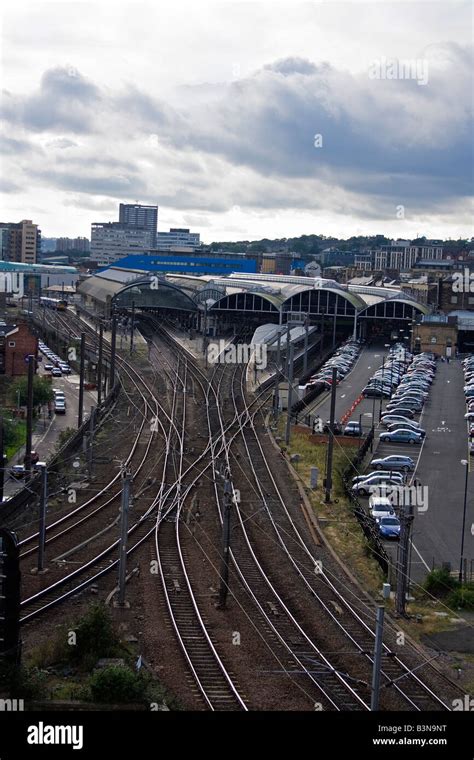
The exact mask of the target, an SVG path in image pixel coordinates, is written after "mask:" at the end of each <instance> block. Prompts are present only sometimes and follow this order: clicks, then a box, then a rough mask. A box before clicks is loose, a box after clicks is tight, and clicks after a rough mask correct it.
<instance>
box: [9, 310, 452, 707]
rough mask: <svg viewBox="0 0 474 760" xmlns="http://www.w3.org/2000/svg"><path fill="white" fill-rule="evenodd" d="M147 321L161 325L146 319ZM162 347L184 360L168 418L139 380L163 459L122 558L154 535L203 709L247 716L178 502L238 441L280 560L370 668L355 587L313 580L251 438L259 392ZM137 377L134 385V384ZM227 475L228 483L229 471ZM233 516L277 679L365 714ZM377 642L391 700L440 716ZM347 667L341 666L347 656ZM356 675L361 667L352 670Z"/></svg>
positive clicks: (361, 700)
mask: <svg viewBox="0 0 474 760" xmlns="http://www.w3.org/2000/svg"><path fill="white" fill-rule="evenodd" d="M79 324H80V331H85V332H86V334H87V335H88V337H89V338H90V339H94V338H95V337H96V336H95V332H94V330H93V329H92V328H90V326H89V325H87V323H84V322H82V321H81V322H80V323H79ZM151 324H154V326H155V327H156V328H157V329H158V328H159V326H158V325H157V324H156V323H155V322H154V321H153V320H151ZM165 340H166V341H167V343H168V345H171V346H173V352H174V355H175V358H176V357H183V358H182V359H179V358H178V362H177V366H176V367H173V366H172V363H170V365H169V368H170V369H169V370H167V372H168V377H169V378H170V379H172V388H173V392H172V398H171V407H170V410H169V414H168V412H167V411H166V410H165V409H164V408H163V407H162V406H161V405H160V404H159V402H158V400H157V398H156V396H155V394H154V392H153V390H152V389H150V388H149V387H148V386H147V384H146V383H145V385H146V387H147V392H148V393H149V394H150V395H149V398H148V400H147V404H148V413H150V409H153V408H154V413H155V418H156V419H157V420H158V421H159V425H160V428H161V430H162V433H163V439H164V442H165V443H164V450H163V455H162V461H161V466H162V477H161V486H160V489H159V491H158V493H157V494H156V496H155V497H154V499H153V500H152V503H151V504H150V506H149V508H148V509H147V510H146V512H145V513H144V515H143V516H142V517H141V518H140V520H139V521H138V522H137V523H136V524H135V525H134V526H132V529H131V530H130V532H129V533H130V535H131V536H133V534H135V535H134V536H133V538H134V543H133V546H131V547H130V549H129V553H130V554H131V553H132V552H133V551H135V550H136V549H137V548H138V547H139V546H141V545H142V544H143V543H144V542H145V541H147V540H148V539H149V538H150V537H151V536H153V537H154V543H155V551H156V557H157V561H158V565H159V572H160V577H161V581H162V589H163V594H164V598H165V601H166V605H167V609H168V614H169V617H170V620H171V623H172V626H173V629H174V632H175V636H176V639H177V641H178V644H179V646H180V648H181V651H182V653H183V657H184V660H185V661H186V664H187V666H188V669H189V671H190V672H191V674H192V676H193V679H194V682H195V684H196V686H197V689H198V691H199V694H200V695H201V697H202V701H203V704H204V705H205V706H206V707H207V708H208V709H211V710H236V709H240V710H246V709H248V708H247V704H246V701H245V699H244V697H243V696H242V695H241V693H240V689H239V687H238V685H237V683H236V679H235V676H234V675H233V674H232V673H231V672H230V670H229V667H228V666H227V665H226V664H225V663H224V662H223V661H222V658H221V656H220V655H219V652H218V648H217V646H216V644H215V643H214V641H213V639H212V637H211V635H210V633H209V630H208V625H207V621H206V618H205V615H204V614H203V612H202V611H201V609H200V606H199V604H198V602H197V599H196V594H195V592H194V589H193V584H192V576H191V575H190V572H189V570H188V558H187V554H186V550H185V548H184V545H183V536H182V530H183V519H182V514H183V509H184V505H185V502H186V500H187V499H188V498H189V497H190V495H191V493H192V492H193V489H194V488H195V486H196V483H197V482H199V479H200V478H201V477H202V476H203V475H204V474H206V473H207V472H208V471H209V469H211V472H215V471H218V470H219V468H220V466H221V465H222V463H223V462H224V463H225V466H226V468H227V470H228V472H229V473H230V474H231V476H232V468H231V462H232V466H233V465H234V464H235V461H236V460H235V459H233V458H232V457H233V456H234V454H233V450H234V449H235V445H236V442H237V440H238V441H239V442H241V443H240V444H239V445H243V446H244V448H245V451H246V457H245V459H246V468H248V469H247V473H246V478H247V480H248V477H249V473H250V475H251V477H252V480H253V481H254V485H253V488H254V493H255V494H256V495H257V499H258V500H259V501H260V504H261V511H262V515H264V516H265V519H266V521H267V522H269V523H270V525H271V528H272V531H273V534H274V540H275V541H276V542H277V543H278V546H279V549H280V550H281V551H282V552H283V553H284V554H285V557H286V559H287V561H288V562H289V563H290V564H291V565H292V567H293V569H294V570H295V572H296V574H297V576H298V578H299V580H300V582H301V583H302V585H303V586H304V588H305V589H306V591H307V592H309V594H310V595H311V599H312V601H313V603H316V604H317V605H318V609H319V611H320V612H321V613H322V614H323V615H325V616H326V619H327V620H328V621H330V624H331V625H332V626H334V627H335V628H337V630H338V632H339V633H340V634H342V635H343V636H344V637H345V641H346V642H348V646H350V647H351V649H350V652H349V653H348V657H349V659H350V657H353V658H354V661H356V660H357V661H358V663H360V662H361V661H364V662H365V663H366V667H365V670H366V672H369V666H370V665H371V662H372V655H371V651H372V649H373V639H374V633H373V630H372V628H371V624H370V622H369V621H371V620H372V619H373V617H372V615H374V614H375V613H374V609H369V608H368V607H367V606H365V608H363V609H360V607H361V605H362V602H361V600H360V599H359V598H354V596H353V592H352V590H350V589H349V588H348V587H347V586H344V583H343V582H341V581H340V579H339V578H338V577H337V576H336V574H334V573H331V572H328V571H327V570H326V571H324V570H323V572H322V573H320V574H318V575H316V574H315V573H314V568H315V566H316V561H317V559H316V558H315V557H314V555H313V553H312V551H311V549H310V548H309V547H308V544H307V542H306V539H304V538H303V535H302V531H301V529H300V527H299V526H298V525H297V524H296V522H295V519H294V517H293V516H292V515H291V513H290V511H289V510H288V508H287V506H286V504H285V499H284V496H283V494H282V493H281V490H280V488H279V487H278V484H277V482H276V480H275V477H274V475H273V473H272V468H271V466H270V464H269V462H268V455H266V454H265V451H264V448H263V447H262V445H261V442H260V440H259V436H258V433H257V430H256V427H255V420H256V417H257V415H258V413H259V410H260V408H261V406H262V400H261V397H260V398H259V399H256V398H254V399H252V401H251V402H250V403H249V402H248V401H247V399H246V392H245V384H244V374H245V368H244V371H241V370H240V369H239V368H232V370H231V371H230V372H229V371H228V367H226V366H224V367H221V368H219V365H217V366H216V368H215V370H214V371H213V373H212V376H211V378H209V377H208V375H207V374H206V373H205V372H203V370H202V369H201V368H200V367H199V366H198V365H197V362H195V360H194V359H193V358H191V357H190V356H189V354H186V353H185V352H183V350H182V347H181V346H179V344H177V343H176V342H175V341H174V339H173V338H172V337H170V336H169V335H168V336H167V337H166V338H165ZM160 360H161V365H160V369H163V366H162V360H163V356H161V357H160ZM118 369H119V372H120V373H121V374H123V373H127V372H129V373H132V374H133V372H135V370H134V368H133V367H132V365H130V364H129V363H128V362H126V361H125V360H123V359H120V361H119V363H118ZM141 382H142V383H143V380H142V379H141ZM226 386H228V388H227V391H226V390H225V387H226ZM196 389H197V390H198V393H199V394H200V396H202V397H203V398H204V401H205V410H206V419H207V427H208V438H207V442H204V443H203V444H202V446H201V451H200V452H199V453H198V455H197V456H195V457H194V458H193V459H192V460H190V459H189V456H186V455H185V439H186V435H187V431H186V407H187V404H188V403H189V401H188V399H189V398H190V396H191V395H192V396H193V398H194V399H195V393H196ZM263 395H264V394H262V397H263ZM223 396H226V397H227V398H231V399H232V408H231V409H230V410H228V411H229V415H228V418H227V419H225V415H224V412H223V407H224V406H225V405H224V404H223V403H222V398H223ZM150 399H151V401H150ZM160 416H161V417H162V418H163V420H162V419H160ZM143 422H145V415H144V420H143ZM164 422H165V423H166V425H165V424H164ZM151 440H152V439H151ZM235 469H236V468H235V467H234V470H235ZM257 470H258V472H257ZM233 474H234V477H235V472H234V473H233ZM165 484H168V485H165ZM232 487H233V486H232ZM214 494H215V501H216V506H217V510H218V515H219V520H220V522H221V524H222V520H223V505H222V503H221V495H220V492H219V489H218V486H217V481H216V478H214ZM234 494H235V489H234ZM270 495H271V496H270ZM116 496H118V494H116ZM236 502H237V500H236ZM235 512H236V514H237V519H238V530H236V531H235V532H234V538H233V545H232V550H231V560H232V563H233V566H234V569H235V572H236V573H237V575H238V577H239V579H240V582H241V584H242V588H243V589H244V590H245V592H246V594H247V597H248V598H249V599H250V600H251V602H252V605H253V609H254V614H255V616H256V617H258V619H259V621H260V622H261V623H262V624H263V626H264V627H265V630H266V631H267V635H268V639H269V641H270V642H271V646H272V647H274V646H275V644H277V645H278V648H279V649H278V651H279V652H280V656H278V655H277V654H275V656H276V658H277V661H278V664H279V666H280V667H281V669H282V672H284V673H285V675H286V676H287V677H288V678H290V679H291V680H292V681H293V682H294V683H295V686H296V687H297V688H300V689H301V690H304V691H305V693H306V694H307V696H308V700H311V701H313V702H314V703H318V704H320V705H321V707H322V709H325V710H327V709H329V710H351V711H353V710H368V709H369V704H368V689H367V686H368V684H367V679H363V678H362V679H361V678H360V677H359V676H358V675H355V676H354V675H352V674H351V668H350V667H349V668H344V667H341V662H340V661H338V660H337V659H336V660H335V659H334V658H330V657H329V656H328V654H327V653H325V652H324V651H322V650H321V649H320V648H318V647H317V646H316V644H315V643H314V641H312V639H311V637H310V636H308V634H307V633H306V631H305V630H304V628H303V626H302V625H301V624H300V622H299V621H298V620H297V617H296V615H295V614H293V613H292V612H291V610H290V609H289V607H288V604H287V603H285V601H284V599H283V598H282V596H281V594H279V592H278V590H277V588H276V586H275V584H274V582H273V581H272V579H271V577H269V573H268V571H266V570H265V568H264V567H263V565H262V561H261V560H260V559H259V557H258V555H257V552H256V550H255V547H254V545H253V543H254V542H253V540H252V537H251V535H250V531H249V530H248V528H249V525H248V522H247V521H248V515H246V514H245V513H244V512H243V510H241V509H240V508H238V507H237V509H236V510H235ZM30 538H33V537H30ZM117 545H118V542H115V543H113V544H111V545H110V546H108V547H107V548H106V550H105V551H103V552H101V553H100V554H98V555H97V556H96V557H95V558H93V560H90V562H89V563H84V565H83V566H82V567H81V568H78V569H77V570H76V571H74V572H73V573H71V574H70V575H69V576H68V577H67V578H66V579H63V582H62V586H61V588H60V587H59V586H57V585H56V584H52V585H51V587H49V588H47V589H44V590H43V591H42V592H40V595H38V596H37V598H31V599H29V600H25V606H28V604H29V605H30V608H29V611H28V612H27V614H26V615H25V616H24V617H23V622H27V621H28V620H30V619H32V618H33V617H36V616H37V615H39V614H41V613H42V612H43V611H45V610H47V609H50V608H51V607H52V606H54V605H55V604H58V603H60V601H62V600H64V599H67V598H70V596H72V595H74V594H75V593H78V592H79V591H80V590H82V589H83V588H86V587H87V586H89V585H91V583H94V582H95V580H96V579H98V578H99V577H102V575H104V574H105V573H107V572H109V571H110V570H111V569H112V568H113V567H115V566H116V565H117V562H118V561H117V560H114V559H112V557H111V555H113V553H114V552H117ZM59 591H60V593H59V594H58V592H59ZM35 596H36V595H35ZM335 600H336V601H337V604H338V606H339V609H342V610H343V615H342V616H340V615H339V614H336V613H335V612H334V610H333V605H334V601H335ZM26 603H28V604H26ZM364 604H365V603H364ZM384 646H385V649H384V654H385V655H386V657H385V658H384V665H383V673H382V677H383V682H384V685H385V686H387V687H390V689H391V690H393V691H394V692H396V693H397V697H398V698H399V699H402V700H404V702H405V704H406V705H407V706H408V709H411V710H417V711H421V710H432V709H437V710H442V709H449V707H448V706H447V705H446V704H445V702H444V701H443V700H442V699H441V698H440V697H439V696H438V695H437V694H435V692H434V691H433V690H432V689H431V688H430V687H429V686H428V685H427V684H426V683H424V682H423V680H422V679H421V678H420V677H419V676H418V675H417V674H416V673H413V672H411V670H410V667H408V666H407V665H405V663H403V661H402V660H401V659H400V658H399V657H398V656H397V654H396V652H394V651H393V650H392V649H391V648H390V647H389V646H388V645H387V644H385V645H384ZM344 662H347V658H346V660H344ZM355 670H356V671H359V668H355ZM438 675H439V674H438Z"/></svg>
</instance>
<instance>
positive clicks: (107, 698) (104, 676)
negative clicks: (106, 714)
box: [89, 665, 148, 705]
mask: <svg viewBox="0 0 474 760" xmlns="http://www.w3.org/2000/svg"><path fill="white" fill-rule="evenodd" d="M147 687H148V682H147V679H146V678H142V676H141V675H140V674H137V673H134V672H133V670H130V668H127V667H124V666H122V665H110V666H109V667H107V668H103V669H102V670H98V671H97V672H96V673H94V674H93V675H92V676H91V678H90V681H89V688H90V693H91V696H92V699H93V701H94V702H101V703H108V704H114V705H115V704H124V703H128V704H132V703H134V702H144V701H145V699H146V697H145V695H146V691H147Z"/></svg>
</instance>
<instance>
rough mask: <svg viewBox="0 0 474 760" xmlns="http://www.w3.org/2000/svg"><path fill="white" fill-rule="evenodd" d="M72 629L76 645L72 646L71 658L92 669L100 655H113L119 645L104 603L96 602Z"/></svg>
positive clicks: (75, 662)
mask: <svg viewBox="0 0 474 760" xmlns="http://www.w3.org/2000/svg"><path fill="white" fill-rule="evenodd" d="M72 630H74V632H75V634H76V643H75V645H72V646H70V647H69V648H68V649H69V659H70V660H71V661H72V662H73V663H74V664H80V665H82V666H83V667H85V668H86V669H90V668H91V667H93V666H94V665H95V663H96V661H97V660H98V659H99V658H100V657H113V656H114V655H115V654H116V652H117V649H118V647H119V640H118V638H117V636H116V634H115V633H114V629H113V626H112V619H111V617H110V615H109V613H108V611H107V610H106V608H105V607H104V606H103V605H102V604H94V605H93V606H92V607H91V608H90V609H89V611H88V612H87V613H86V615H85V616H84V617H83V618H82V620H81V622H80V623H79V624H78V625H77V626H76V627H75V628H73V629H72Z"/></svg>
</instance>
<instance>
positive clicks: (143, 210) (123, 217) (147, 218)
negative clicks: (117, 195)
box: [119, 203, 158, 246]
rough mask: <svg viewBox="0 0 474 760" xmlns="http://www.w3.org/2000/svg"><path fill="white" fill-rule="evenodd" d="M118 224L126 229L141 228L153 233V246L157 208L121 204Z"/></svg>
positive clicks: (138, 204) (137, 204)
mask: <svg viewBox="0 0 474 760" xmlns="http://www.w3.org/2000/svg"><path fill="white" fill-rule="evenodd" d="M119 222H120V224H123V225H125V226H127V227H141V228H144V229H146V230H149V231H150V232H152V233H153V246H154V245H155V243H156V232H157V229H158V206H142V205H141V204H140V203H121V204H120V206H119Z"/></svg>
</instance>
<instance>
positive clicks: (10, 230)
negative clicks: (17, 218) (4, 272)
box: [0, 219, 41, 264]
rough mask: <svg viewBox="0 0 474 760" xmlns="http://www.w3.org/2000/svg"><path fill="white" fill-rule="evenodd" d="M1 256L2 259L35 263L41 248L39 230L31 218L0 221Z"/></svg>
mask: <svg viewBox="0 0 474 760" xmlns="http://www.w3.org/2000/svg"><path fill="white" fill-rule="evenodd" d="M0 231H1V241H0V244H1V258H2V260H3V261H18V262H21V263H23V264H36V260H37V256H38V253H39V252H40V250H41V232H40V230H39V229H38V225H37V224H33V222H32V221H31V219H23V220H22V221H21V222H0Z"/></svg>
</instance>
